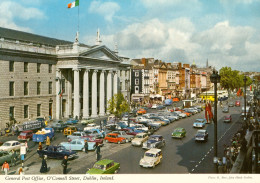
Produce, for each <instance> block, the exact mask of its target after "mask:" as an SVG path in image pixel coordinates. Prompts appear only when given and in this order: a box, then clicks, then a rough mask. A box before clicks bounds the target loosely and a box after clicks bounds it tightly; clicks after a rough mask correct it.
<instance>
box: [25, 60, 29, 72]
mask: <svg viewBox="0 0 260 183" xmlns="http://www.w3.org/2000/svg"><path fill="white" fill-rule="evenodd" d="M24 72H28V62H24Z"/></svg>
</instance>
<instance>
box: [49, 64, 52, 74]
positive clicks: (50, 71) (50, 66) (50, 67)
mask: <svg viewBox="0 0 260 183" xmlns="http://www.w3.org/2000/svg"><path fill="white" fill-rule="evenodd" d="M49 73H52V64H49Z"/></svg>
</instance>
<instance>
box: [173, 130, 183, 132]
mask: <svg viewBox="0 0 260 183" xmlns="http://www.w3.org/2000/svg"><path fill="white" fill-rule="evenodd" d="M174 132H182V129H176V130H174Z"/></svg>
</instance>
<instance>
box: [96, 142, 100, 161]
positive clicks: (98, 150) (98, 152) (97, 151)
mask: <svg viewBox="0 0 260 183" xmlns="http://www.w3.org/2000/svg"><path fill="white" fill-rule="evenodd" d="M100 146H101V145H100V144H98V146H97V149H96V153H97V161H99V160H100V157H101V155H100Z"/></svg>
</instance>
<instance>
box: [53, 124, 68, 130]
mask: <svg viewBox="0 0 260 183" xmlns="http://www.w3.org/2000/svg"><path fill="white" fill-rule="evenodd" d="M51 127H52V128H53V129H54V131H55V132H63V130H64V128H66V127H68V125H66V124H64V123H53V124H52V125H51Z"/></svg>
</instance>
